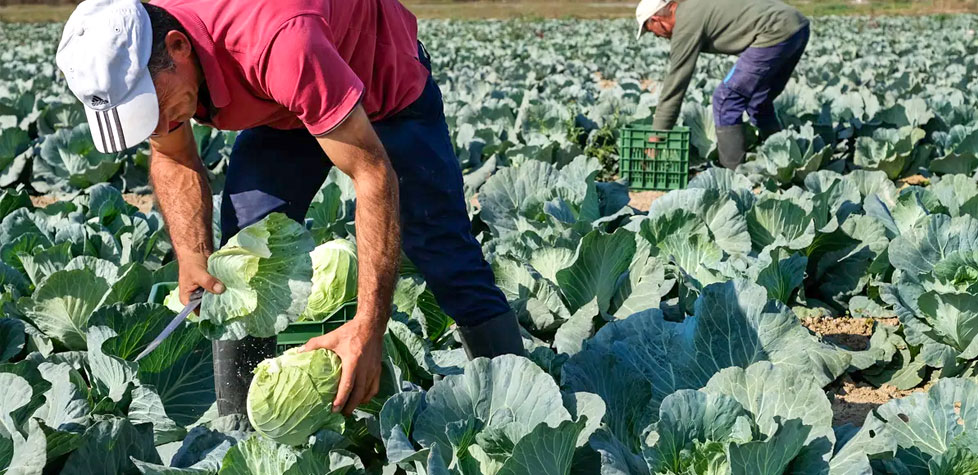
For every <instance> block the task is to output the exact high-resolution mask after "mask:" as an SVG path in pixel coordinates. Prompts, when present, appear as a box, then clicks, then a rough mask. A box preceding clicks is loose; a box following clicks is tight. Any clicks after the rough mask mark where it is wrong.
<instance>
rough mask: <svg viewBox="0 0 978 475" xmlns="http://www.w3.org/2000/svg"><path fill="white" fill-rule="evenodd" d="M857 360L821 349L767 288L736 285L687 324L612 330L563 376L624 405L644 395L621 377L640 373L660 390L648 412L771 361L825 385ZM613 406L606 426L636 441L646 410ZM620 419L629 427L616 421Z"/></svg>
mask: <svg viewBox="0 0 978 475" xmlns="http://www.w3.org/2000/svg"><path fill="white" fill-rule="evenodd" d="M849 360H850V356H849V355H847V354H845V353H844V352H843V351H841V350H838V349H835V348H832V347H830V346H828V345H825V344H822V343H820V342H819V341H818V340H817V338H815V337H814V336H812V335H811V334H810V333H809V332H808V331H807V330H806V329H805V328H804V327H802V326H801V324H800V323H799V321H798V319H797V318H796V317H795V316H794V315H793V314H792V313H791V311H790V310H788V309H787V307H785V306H784V305H783V304H781V303H779V302H776V301H773V300H769V298H768V295H767V290H765V289H764V288H763V287H760V286H758V285H756V284H753V283H749V282H746V281H731V282H725V283H720V284H713V285H709V286H707V287H706V288H704V289H703V293H702V294H701V295H700V297H699V299H698V300H697V301H696V304H695V314H694V315H693V316H690V317H687V318H686V319H685V320H684V321H683V322H682V323H675V322H670V321H667V320H665V318H664V317H663V315H662V312H660V311H659V310H657V309H655V310H649V311H646V312H641V313H637V314H635V315H632V316H630V317H628V318H626V319H624V320H619V321H615V322H612V323H610V324H608V325H606V326H605V327H604V328H602V329H601V330H600V331H599V332H598V333H597V334H596V335H595V336H594V338H592V339H590V340H588V341H587V342H585V345H584V350H583V351H581V352H580V353H578V354H576V355H574V356H573V357H571V359H570V360H569V361H568V362H567V363H566V364H565V365H564V367H563V370H562V371H563V377H564V385H565V386H567V387H568V388H570V389H572V390H575V391H588V392H594V393H596V394H599V395H601V396H602V397H609V396H611V395H614V394H616V393H622V395H621V396H616V399H617V398H621V397H624V394H634V393H635V392H636V391H639V390H642V389H643V388H642V385H641V384H637V383H636V382H635V381H633V380H629V379H630V378H635V376H634V375H631V374H626V375H623V374H621V373H622V372H626V373H627V372H629V371H638V372H640V374H641V376H642V377H643V378H640V379H644V380H645V381H647V383H645V384H650V385H651V388H652V393H651V397H650V398H649V400H648V401H647V402H646V403H645V404H646V407H648V408H649V409H650V410H652V411H657V409H658V407H659V405H660V403H661V401H662V399H663V398H664V397H666V396H667V395H669V394H671V393H673V392H674V391H676V390H679V389H696V388H701V387H703V386H704V385H706V383H707V381H709V380H710V378H711V377H713V375H714V374H716V373H718V372H719V371H720V370H722V369H724V368H727V367H730V366H739V367H746V366H748V365H750V364H752V363H755V362H758V361H771V362H772V363H774V364H775V365H776V366H780V367H785V368H791V369H793V370H797V371H800V372H803V373H805V374H807V375H809V376H810V377H811V378H812V379H813V380H814V381H815V382H816V384H817V385H819V386H824V385H825V384H828V383H829V382H831V381H832V380H834V379H835V378H836V377H838V376H839V375H840V374H842V372H844V371H845V369H846V368H847V366H848V365H849ZM622 365H624V368H622V369H619V368H621V367H622ZM590 368H604V370H603V371H602V370H591V369H590ZM630 368H634V369H630ZM613 400H614V399H612V400H609V401H608V414H607V415H606V416H605V417H606V419H605V420H606V422H608V423H609V425H610V426H611V427H612V430H613V431H615V432H616V435H617V436H618V437H622V438H624V437H635V436H636V434H635V432H634V429H630V428H629V426H628V424H627V422H625V421H627V420H628V417H632V418H634V417H635V416H634V414H635V412H636V411H637V410H638V409H637V408H635V407H630V406H629V405H627V404H615V403H613V402H611V401H613ZM633 404H634V403H633ZM626 414H628V415H627V416H626ZM618 420H622V422H624V423H619V422H614V421H618Z"/></svg>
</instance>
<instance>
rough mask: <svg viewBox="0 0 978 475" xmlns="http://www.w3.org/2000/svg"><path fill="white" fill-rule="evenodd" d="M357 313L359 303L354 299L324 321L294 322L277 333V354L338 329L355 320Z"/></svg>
mask: <svg viewBox="0 0 978 475" xmlns="http://www.w3.org/2000/svg"><path fill="white" fill-rule="evenodd" d="M356 315H357V303H356V302H355V301H354V302H348V303H346V304H344V305H343V306H342V307H340V308H339V309H337V310H336V311H335V312H333V314H332V315H330V316H328V317H326V318H324V319H322V321H318V322H295V323H292V324H290V325H289V326H288V328H286V329H285V330H284V331H283V332H281V333H279V334H278V335H276V337H275V338H276V341H275V354H277V355H281V354H282V353H284V352H285V350H287V349H289V348H293V347H296V346H300V345H305V344H306V342H307V341H309V339H310V338H314V337H317V336H320V335H323V334H326V333H329V332H331V331H333V330H336V329H337V328H339V327H340V326H342V325H343V324H344V323H346V322H348V321H350V320H353V317H355V316H356Z"/></svg>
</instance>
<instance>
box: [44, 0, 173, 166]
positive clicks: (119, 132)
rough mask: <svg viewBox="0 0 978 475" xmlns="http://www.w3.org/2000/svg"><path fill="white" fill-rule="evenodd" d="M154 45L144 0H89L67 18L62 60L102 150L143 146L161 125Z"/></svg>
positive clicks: (60, 49) (60, 47)
mask: <svg viewBox="0 0 978 475" xmlns="http://www.w3.org/2000/svg"><path fill="white" fill-rule="evenodd" d="M152 48H153V31H152V27H151V26H150V22H149V15H148V14H147V13H146V10H145V9H144V8H143V6H142V5H141V4H140V2H139V0H85V1H83V2H81V3H80V4H78V7H77V8H75V11H74V12H73V13H72V14H71V17H69V18H68V21H67V23H65V29H64V34H63V35H62V36H61V43H60V44H59V45H58V54H57V57H56V62H57V63H58V68H60V69H61V72H62V73H64V75H65V78H66V79H67V80H68V88H69V89H71V92H72V93H74V94H75V96H76V97H78V100H80V101H81V102H82V104H83V105H84V106H85V115H86V116H88V122H89V124H90V125H91V128H92V140H94V141H95V148H97V149H98V150H99V151H100V152H102V153H115V152H120V151H122V150H125V149H126V148H129V147H133V146H135V145H138V144H139V143H141V142H142V141H144V140H146V139H147V138H148V137H149V136H150V134H152V133H153V130H155V129H156V125H157V123H158V122H159V103H158V102H157V100H156V87H154V86H153V79H152V78H151V77H150V74H149V69H147V67H146V66H147V64H148V63H149V57H150V53H151V52H152Z"/></svg>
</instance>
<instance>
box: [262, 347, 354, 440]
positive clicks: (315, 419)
mask: <svg viewBox="0 0 978 475" xmlns="http://www.w3.org/2000/svg"><path fill="white" fill-rule="evenodd" d="M341 370H342V366H341V364H340V357H339V356H337V355H336V353H333V352H332V351H329V350H325V349H318V350H313V351H304V352H301V353H300V352H299V348H292V349H290V350H287V351H286V352H285V353H283V354H282V355H281V356H278V357H276V358H269V359H266V360H265V361H262V362H261V363H259V364H258V367H257V368H255V377H254V379H252V380H251V387H250V388H248V420H250V421H251V425H252V426H253V427H254V428H255V430H256V431H258V433H259V434H261V435H263V436H265V437H268V438H269V439H272V440H274V441H276V442H278V443H280V444H287V445H302V444H305V443H306V442H308V440H309V436H311V435H313V434H315V433H316V432H317V431H320V430H323V429H328V430H332V431H334V432H338V433H342V432H343V426H344V419H343V414H340V413H333V399H335V398H336V391H337V388H338V387H339V384H340V371H341Z"/></svg>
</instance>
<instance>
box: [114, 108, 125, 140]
mask: <svg viewBox="0 0 978 475" xmlns="http://www.w3.org/2000/svg"><path fill="white" fill-rule="evenodd" d="M112 118H114V119H115V130H116V131H117V132H118V133H119V150H125V149H126V137H125V136H124V135H123V134H122V121H120V120H119V109H118V108H113V109H112Z"/></svg>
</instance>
